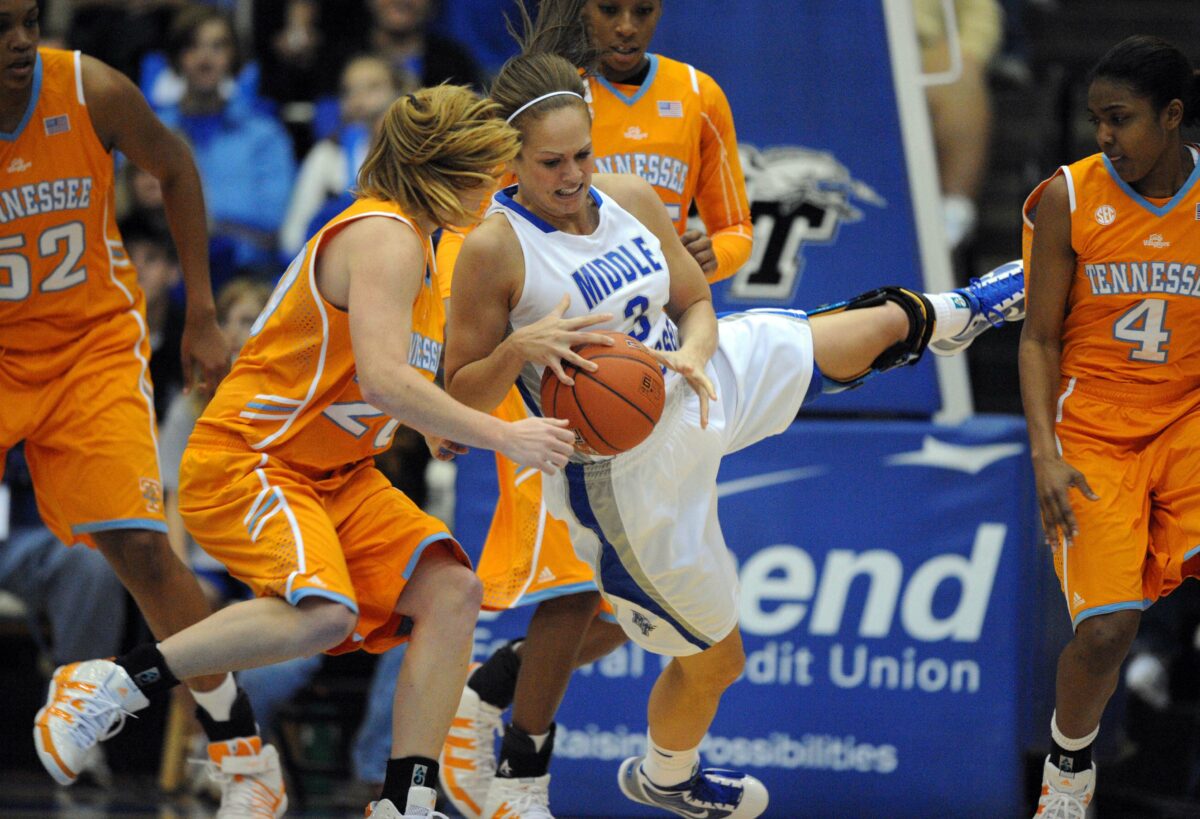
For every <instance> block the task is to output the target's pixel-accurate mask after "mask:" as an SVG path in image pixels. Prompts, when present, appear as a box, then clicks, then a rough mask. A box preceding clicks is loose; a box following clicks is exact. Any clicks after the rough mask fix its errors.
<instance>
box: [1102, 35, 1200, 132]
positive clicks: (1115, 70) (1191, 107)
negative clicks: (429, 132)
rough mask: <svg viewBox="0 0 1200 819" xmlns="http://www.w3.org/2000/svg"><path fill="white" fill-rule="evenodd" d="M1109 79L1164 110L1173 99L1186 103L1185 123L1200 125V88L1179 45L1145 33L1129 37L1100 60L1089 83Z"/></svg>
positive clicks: (1184, 107)
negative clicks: (1198, 123)
mask: <svg viewBox="0 0 1200 819" xmlns="http://www.w3.org/2000/svg"><path fill="white" fill-rule="evenodd" d="M1099 79H1103V80H1109V81H1110V82H1116V83H1121V84H1123V85H1127V86H1129V87H1130V88H1131V89H1133V92H1134V93H1135V94H1136V95H1137V96H1139V97H1144V98H1146V99H1148V100H1150V103H1151V105H1152V106H1153V107H1154V110H1155V111H1161V110H1162V109H1163V108H1165V107H1166V106H1167V104H1168V103H1170V102H1171V100H1179V101H1180V102H1182V103H1183V123H1184V124H1185V125H1190V124H1193V123H1197V122H1200V89H1198V88H1197V80H1196V78H1195V74H1194V73H1193V71H1192V64H1191V62H1190V61H1189V60H1188V58H1187V55H1185V54H1184V53H1183V52H1182V51H1180V50H1179V48H1177V47H1176V46H1174V45H1172V44H1171V43H1169V42H1167V41H1166V40H1161V39H1159V38H1158V37H1151V36H1148V35H1145V34H1138V35H1134V36H1133V37H1127V38H1126V39H1124V40H1122V41H1121V42H1119V43H1117V44H1116V45H1115V46H1113V47H1112V48H1111V49H1109V51H1108V53H1107V54H1105V55H1104V56H1103V57H1101V58H1100V62H1098V63H1096V65H1095V67H1093V68H1092V70H1091V72H1090V73H1089V74H1088V84H1089V85H1090V84H1091V83H1092V82H1093V81H1095V80H1099Z"/></svg>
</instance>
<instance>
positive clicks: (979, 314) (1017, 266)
mask: <svg viewBox="0 0 1200 819" xmlns="http://www.w3.org/2000/svg"><path fill="white" fill-rule="evenodd" d="M952 292H954V293H957V294H958V295H959V296H961V297H962V298H963V299H964V300H965V301H966V303H967V305H968V306H969V307H970V308H971V318H970V320H969V321H968V322H967V326H966V327H965V328H964V329H963V330H962V331H961V332H959V333H958V335H955V336H952V337H950V338H943V339H941V340H940V341H933V342H930V344H929V351H930V352H931V353H933V354H934V355H942V356H946V355H955V354H956V353H961V352H962V351H963V350H965V349H967V348H968V347H970V346H971V342H972V341H974V340H975V339H976V338H978V337H979V336H980V335H982V334H983V333H984V331H986V330H989V329H991V328H992V327H999V326H1000V325H1002V324H1012V323H1013V322H1017V321H1021V320H1022V319H1023V318H1025V265H1024V264H1023V263H1022V262H1021V261H1020V260H1017V261H1013V262H1005V263H1004V264H1002V265H1000V266H999V267H997V268H995V269H994V270H989V271H988V272H987V273H984V274H983V275H982V276H980V277H979V278H978V279H971V282H970V283H969V284H968V285H967V286H966V287H960V288H958V289H957V290H954V291H952Z"/></svg>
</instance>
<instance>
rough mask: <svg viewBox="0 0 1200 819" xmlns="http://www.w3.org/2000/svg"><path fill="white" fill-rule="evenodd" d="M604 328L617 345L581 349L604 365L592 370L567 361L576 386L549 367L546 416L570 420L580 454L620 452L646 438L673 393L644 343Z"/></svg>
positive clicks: (545, 378) (544, 397)
mask: <svg viewBox="0 0 1200 819" xmlns="http://www.w3.org/2000/svg"><path fill="white" fill-rule="evenodd" d="M598 332H600V333H601V334H603V335H606V336H611V337H612V339H613V345H612V346H611V347H608V346H605V345H603V344H585V345H583V346H582V347H579V348H577V349H576V350H575V352H577V353H579V355H580V356H582V357H583V358H585V359H587V360H588V361H594V362H595V363H596V364H597V365H599V369H597V370H596V371H595V372H587V371H585V370H581V369H579V368H578V367H575V366H573V365H571V364H569V363H567V362H565V361H564V362H563V370H564V371H565V372H566V374H567V375H568V376H570V377H571V378H573V379H575V386H574V387H569V386H567V385H566V384H564V383H562V382H561V381H559V380H558V376H556V375H555V374H554V371H553V370H551V369H550V368H549V367H547V368H546V371H545V372H544V373H543V374H542V414H544V415H545V416H546V417H547V418H565V419H567V421H569V422H570V424H571V428H572V429H573V430H574V431H575V448H576V449H577V450H579V451H580V452H586V453H588V454H593V455H616V454H617V453H618V452H624V451H625V450H627V449H632V448H633V447H635V446H637V445H638V444H640V443H641V442H642V441H644V440H646V437H647V436H648V435H649V434H650V431H651V430H653V429H654V425H655V424H657V423H658V419H659V417H660V416H661V415H662V409H663V401H664V399H665V398H666V393H667V391H666V387H665V385H664V383H663V376H662V369H661V367H660V366H659V364H658V362H657V361H655V359H654V356H653V355H651V353H650V351H649V350H648V349H646V346H645V345H644V344H642V343H641V342H640V341H638V340H636V339H634V338H631V337H629V336H627V335H625V334H624V333H617V332H612V331H608V330H600V331H598Z"/></svg>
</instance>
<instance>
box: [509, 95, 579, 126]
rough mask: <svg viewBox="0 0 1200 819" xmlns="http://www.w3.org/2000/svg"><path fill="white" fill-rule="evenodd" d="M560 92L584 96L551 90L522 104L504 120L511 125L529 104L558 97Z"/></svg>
mask: <svg viewBox="0 0 1200 819" xmlns="http://www.w3.org/2000/svg"><path fill="white" fill-rule="evenodd" d="M560 94H569V95H571V96H572V97H579V99H583V96H582V95H581V94H577V93H575V92H574V91H551V92H550V93H549V94H542V95H541V96H540V97H535V98H534V99H531V100H530V101H529V102H527V103H525V104H524V105H522V106H521V107H520V108H518V109H517V110H516V111H513V112H512V113H511V114H509V115H508V119H506V120H504V121H505V122H506V123H508V124H509V125H512V121H513V120H514V119H516V118H517V117H519V116H520V115H521V112H522V111H524V110H525V109H526V108H528V107H529V106H531V105H537V104H538V103H539V102H541V101H542V100H548V99H550V98H551V97H557V96H559V95H560Z"/></svg>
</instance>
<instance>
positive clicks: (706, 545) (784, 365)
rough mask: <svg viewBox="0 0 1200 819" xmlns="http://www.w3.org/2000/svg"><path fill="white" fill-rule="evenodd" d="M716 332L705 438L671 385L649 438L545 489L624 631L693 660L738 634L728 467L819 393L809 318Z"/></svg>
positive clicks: (745, 321)
mask: <svg viewBox="0 0 1200 819" xmlns="http://www.w3.org/2000/svg"><path fill="white" fill-rule="evenodd" d="M719 327H720V341H719V344H718V347H717V352H716V354H715V355H714V356H713V358H712V360H711V361H710V362H709V364H708V367H707V372H708V376H709V378H710V379H712V381H713V384H714V385H715V386H716V390H717V395H718V400H717V401H715V402H711V403H710V404H709V415H708V427H707V429H701V428H700V402H699V398H698V397H697V396H696V394H695V392H694V391H693V390H692V389H691V388H690V387H689V386H688V385H687V383H686V382H685V381H684V380H683V379H682V378H679V377H675V378H673V379H671V380H670V382H669V384H668V388H667V400H666V405H665V407H664V408H663V414H662V418H661V419H660V420H659V422H658V425H657V426H656V427H655V429H654V431H653V432H652V433H651V434H650V437H649V438H647V439H646V440H645V441H643V442H642V443H641V444H640V445H638V446H637V447H635V448H634V449H631V450H630V451H629V452H625V453H622V454H621V455H617V456H615V457H613V458H608V459H606V460H602V461H596V462H592V463H586V464H570V465H568V467H567V468H566V470H564V471H563V472H562V473H560V474H559V475H558V476H556V477H555V478H553V479H550V480H547V481H544V486H545V497H546V504H547V507H548V508H549V510H550V512H551V514H553V515H554V516H555V517H557V518H559V519H560V520H564V521H566V522H567V525H568V527H569V528H570V531H571V542H572V544H573V545H574V547H575V551H576V553H577V554H578V555H579V557H580V559H581V560H583V561H585V562H587V563H589V564H590V565H591V566H592V567H593V568H594V569H595V572H596V581H597V583H598V584H599V586H600V591H601V592H602V593H603V594H604V596H605V597H606V598H607V599H608V601H609V602H610V603H611V604H612V606H613V608H614V610H615V611H616V617H617V622H619V623H620V624H621V627H622V628H623V629H624V630H625V633H626V634H628V635H629V637H630V638H631V639H632V640H633V641H634V642H636V643H637V644H638V645H640V646H642V647H643V648H645V649H646V650H647V651H652V652H654V653H656V654H666V655H669V656H685V655H688V654H696V653H698V652H700V651H703V650H704V649H706V648H708V647H709V646H712V645H714V644H716V643H718V642H720V641H721V640H722V639H724V638H725V637H726V636H728V635H729V633H730V632H731V631H733V629H734V627H735V626H736V625H737V619H738V596H739V588H738V575H737V566H736V564H735V563H734V559H733V555H732V554H731V553H730V551H729V549H728V548H727V547H726V545H725V537H724V535H723V534H722V533H721V525H720V523H719V522H718V520H717V470H718V469H719V468H720V466H721V458H722V457H723V456H724V455H725V454H726V453H729V452H735V451H737V450H739V449H742V448H744V447H747V446H749V445H750V444H753V443H755V442H756V441H761V440H762V439H763V438H766V437H769V436H771V435H778V434H779V433H781V432H783V431H784V430H785V429H787V427H788V425H789V424H791V423H792V421H793V420H795V418H796V413H797V412H798V411H799V409H800V406H801V404H802V403H804V401H805V399H806V398H808V397H810V396H811V395H815V394H816V393H817V392H819V390H820V383H819V381H820V379H819V376H818V377H814V374H815V367H814V364H813V347H812V332H811V330H810V329H809V326H808V318H807V316H805V314H804V313H802V312H800V311H798V310H751V311H747V312H745V313H737V314H734V315H731V316H728V317H725V318H722V319H721V321H720V323H719Z"/></svg>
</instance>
